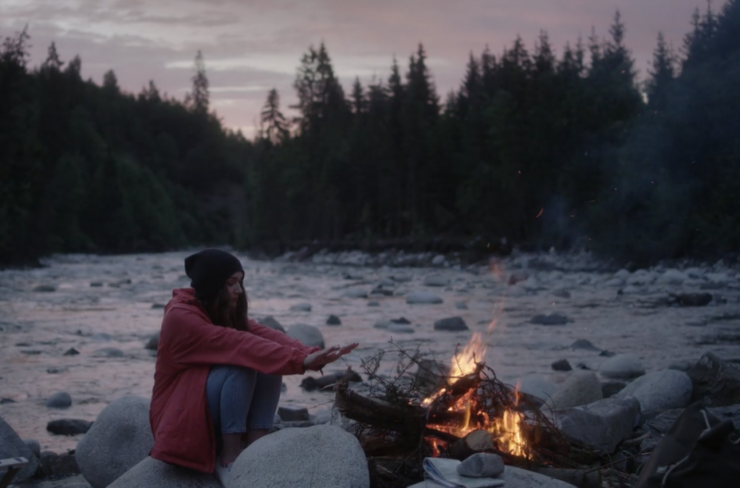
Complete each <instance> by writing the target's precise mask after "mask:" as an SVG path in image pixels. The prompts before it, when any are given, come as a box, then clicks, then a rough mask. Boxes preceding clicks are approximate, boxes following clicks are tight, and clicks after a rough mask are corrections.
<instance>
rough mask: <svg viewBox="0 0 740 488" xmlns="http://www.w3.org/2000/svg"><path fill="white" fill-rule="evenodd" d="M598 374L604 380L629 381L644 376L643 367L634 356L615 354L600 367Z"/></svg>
mask: <svg viewBox="0 0 740 488" xmlns="http://www.w3.org/2000/svg"><path fill="white" fill-rule="evenodd" d="M599 373H601V375H602V376H604V377H605V378H611V379H630V378H637V377H638V376H642V375H644V374H645V367H644V366H643V365H642V363H641V362H640V360H639V359H638V358H637V356H635V355H634V354H617V355H616V356H613V357H611V358H609V359H607V360H606V361H604V363H603V364H602V365H601V368H599Z"/></svg>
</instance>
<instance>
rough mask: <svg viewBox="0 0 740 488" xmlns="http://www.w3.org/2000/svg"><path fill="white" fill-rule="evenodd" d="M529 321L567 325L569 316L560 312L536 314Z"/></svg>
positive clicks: (538, 323)
mask: <svg viewBox="0 0 740 488" xmlns="http://www.w3.org/2000/svg"><path fill="white" fill-rule="evenodd" d="M529 322H530V323H532V324H537V325H565V324H567V323H568V317H566V316H565V315H562V314H559V313H551V314H549V315H535V316H534V317H532V318H531V319H530V321H529Z"/></svg>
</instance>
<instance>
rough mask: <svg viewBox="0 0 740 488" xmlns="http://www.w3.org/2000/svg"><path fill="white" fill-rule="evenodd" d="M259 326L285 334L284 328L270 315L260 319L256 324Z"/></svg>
mask: <svg viewBox="0 0 740 488" xmlns="http://www.w3.org/2000/svg"><path fill="white" fill-rule="evenodd" d="M257 323H258V324H260V325H264V326H265V327H269V328H271V329H274V330H279V331H280V332H282V333H285V327H283V326H282V325H280V322H278V321H277V320H275V317H273V316H272V315H268V316H267V317H263V318H261V319H260V320H259V321H258V322H257Z"/></svg>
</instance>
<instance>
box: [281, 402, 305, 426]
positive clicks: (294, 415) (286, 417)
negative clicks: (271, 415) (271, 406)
mask: <svg viewBox="0 0 740 488" xmlns="http://www.w3.org/2000/svg"><path fill="white" fill-rule="evenodd" d="M277 413H278V415H279V416H280V420H282V421H283V422H295V421H296V420H308V409H307V408H306V407H296V406H293V405H281V406H280V407H278V411H277Z"/></svg>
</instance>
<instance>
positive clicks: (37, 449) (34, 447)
mask: <svg viewBox="0 0 740 488" xmlns="http://www.w3.org/2000/svg"><path fill="white" fill-rule="evenodd" d="M22 441H23V443H24V444H25V445H26V446H28V448H29V449H30V450H31V452H32V453H33V455H34V456H36V458H37V459H38V458H40V457H41V444H39V441H37V440H36V439H22Z"/></svg>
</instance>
